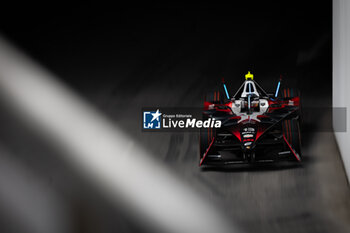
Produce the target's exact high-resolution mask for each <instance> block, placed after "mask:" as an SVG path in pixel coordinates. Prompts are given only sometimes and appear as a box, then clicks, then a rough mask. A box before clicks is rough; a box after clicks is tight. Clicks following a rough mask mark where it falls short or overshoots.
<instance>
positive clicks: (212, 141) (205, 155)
mask: <svg viewBox="0 0 350 233" xmlns="http://www.w3.org/2000/svg"><path fill="white" fill-rule="evenodd" d="M214 139H215V137H213V139H212V140H211V143H210V145H209V146H208V148H207V150H206V152H205V154H204V156H203V158H202V159H201V161H200V163H199V166H201V165H202V163H203V161H204V159H205V157H207V154H208V152H209V150H210V148H211V146H212V145H213V143H214Z"/></svg>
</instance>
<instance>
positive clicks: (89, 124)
mask: <svg viewBox="0 0 350 233" xmlns="http://www.w3.org/2000/svg"><path fill="white" fill-rule="evenodd" d="M0 51H1V53H0V91H1V93H2V95H3V96H5V97H6V98H7V100H6V102H7V104H8V105H9V106H11V108H12V109H13V110H14V111H15V113H16V114H17V115H19V116H21V117H22V118H23V120H24V121H26V122H27V123H28V124H31V125H34V126H35V127H36V128H37V130H38V131H39V132H41V133H43V135H45V136H47V137H48V138H50V139H51V140H54V141H55V143H56V144H57V145H59V146H60V147H61V148H62V150H63V151H65V154H66V155H67V158H66V159H67V160H68V161H70V162H71V163H72V164H73V166H75V168H76V169H78V171H80V172H81V173H82V174H83V175H84V176H85V177H86V178H87V179H89V180H90V181H91V182H92V183H93V184H94V185H95V186H96V187H97V188H99V189H101V190H102V191H103V192H104V193H105V195H106V196H107V197H109V198H110V199H111V200H112V201H113V202H114V203H115V204H116V205H117V206H119V207H122V208H123V210H124V211H125V213H127V214H128V215H130V216H132V217H133V218H134V219H136V220H137V221H138V222H139V223H140V224H141V226H144V227H147V228H148V229H156V230H159V231H161V232H191V233H196V232H201V233H206V232H208V233H212V232H237V230H232V229H234V228H232V226H231V224H229V223H228V221H226V220H225V218H223V216H221V215H220V214H219V212H218V211H216V210H215V208H213V207H212V206H211V205H209V204H208V203H207V202H205V199H204V198H201V197H199V196H198V195H197V194H196V193H195V192H193V191H192V190H191V189H190V188H189V187H187V186H185V185H184V184H182V183H181V182H180V181H179V180H178V179H177V178H175V177H174V176H173V175H172V174H170V172H168V171H166V169H164V168H163V167H162V166H161V165H160V164H159V163H157V162H156V161H153V159H151V156H150V155H149V154H147V152H145V151H144V149H143V148H141V147H140V146H139V145H138V144H137V142H135V141H133V140H132V139H131V138H128V137H126V136H125V135H123V134H121V132H120V130H118V128H116V127H115V126H114V125H112V124H111V123H110V122H109V121H108V120H107V119H105V118H104V117H103V116H102V115H100V114H99V113H97V112H96V111H94V110H92V108H91V107H90V106H89V105H88V104H86V103H84V102H83V101H82V100H81V99H79V97H78V96H77V95H75V94H74V93H72V92H71V91H70V90H68V89H67V88H66V87H65V86H64V85H62V84H61V83H59V82H58V81H57V80H56V79H55V78H54V77H53V75H52V74H50V73H49V72H47V71H45V70H43V69H42V68H40V67H39V66H38V65H36V64H35V63H34V62H32V61H30V59H28V58H27V57H26V56H25V55H23V54H21V53H20V52H19V51H17V50H16V49H15V48H13V47H12V46H10V45H9V44H8V43H7V42H6V41H5V40H4V39H0ZM131 171H133V172H131Z"/></svg>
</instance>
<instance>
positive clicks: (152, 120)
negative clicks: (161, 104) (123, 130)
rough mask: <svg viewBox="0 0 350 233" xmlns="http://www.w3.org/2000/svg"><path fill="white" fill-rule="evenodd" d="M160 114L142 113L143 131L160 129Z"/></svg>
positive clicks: (156, 112)
mask: <svg viewBox="0 0 350 233" xmlns="http://www.w3.org/2000/svg"><path fill="white" fill-rule="evenodd" d="M161 115H162V113H160V112H159V109H157V111H153V112H143V128H144V129H160V118H161Z"/></svg>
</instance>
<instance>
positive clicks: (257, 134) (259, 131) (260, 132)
mask: <svg viewBox="0 0 350 233" xmlns="http://www.w3.org/2000/svg"><path fill="white" fill-rule="evenodd" d="M263 133H264V131H263V130H260V129H259V130H258V132H256V136H255V140H258V138H259V137H260V136H261V135H262V134H263Z"/></svg>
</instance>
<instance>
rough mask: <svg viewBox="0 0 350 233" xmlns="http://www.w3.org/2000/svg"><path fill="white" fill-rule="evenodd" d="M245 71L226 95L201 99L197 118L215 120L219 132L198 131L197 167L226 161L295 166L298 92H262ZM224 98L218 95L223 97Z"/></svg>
mask: <svg viewBox="0 0 350 233" xmlns="http://www.w3.org/2000/svg"><path fill="white" fill-rule="evenodd" d="M253 77H254V76H253V74H251V73H250V72H248V74H246V75H245V78H246V80H245V81H244V83H243V84H242V85H241V87H240V88H239V89H238V91H237V92H236V94H235V95H233V96H232V97H230V95H229V94H228V91H227V88H226V85H225V83H224V82H223V91H222V92H221V91H214V92H212V93H209V94H207V95H206V99H205V101H204V110H203V120H206V119H209V118H215V120H220V121H221V123H222V124H221V127H220V128H206V129H205V128H202V129H200V166H201V165H222V164H232V163H254V162H273V161H277V160H291V161H296V162H301V159H302V157H301V140H300V124H301V108H300V95H299V93H298V91H296V90H295V89H291V88H283V89H282V88H281V91H279V90H280V86H281V79H280V80H279V82H278V85H277V89H276V92H275V93H274V94H268V93H266V92H265V91H264V90H263V89H262V88H261V87H260V85H259V84H258V83H257V82H255V81H254V80H253ZM223 93H224V94H226V95H224V94H223Z"/></svg>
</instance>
